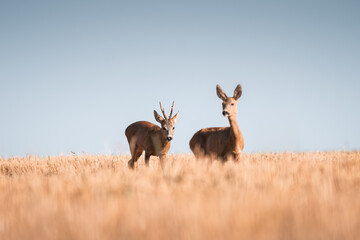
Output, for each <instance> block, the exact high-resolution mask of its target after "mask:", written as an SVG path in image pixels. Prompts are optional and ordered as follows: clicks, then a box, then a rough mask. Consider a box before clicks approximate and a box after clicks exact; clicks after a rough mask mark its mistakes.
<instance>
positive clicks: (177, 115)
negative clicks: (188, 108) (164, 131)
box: [171, 112, 179, 124]
mask: <svg viewBox="0 0 360 240" xmlns="http://www.w3.org/2000/svg"><path fill="white" fill-rule="evenodd" d="M178 117H179V112H177V113H176V114H175V116H173V117H172V118H171V121H172V122H173V123H174V124H175V123H176V122H177V119H178Z"/></svg>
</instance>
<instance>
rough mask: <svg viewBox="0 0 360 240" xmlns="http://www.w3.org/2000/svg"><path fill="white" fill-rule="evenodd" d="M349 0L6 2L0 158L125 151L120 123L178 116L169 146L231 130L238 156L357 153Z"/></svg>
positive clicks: (355, 51)
mask: <svg viewBox="0 0 360 240" xmlns="http://www.w3.org/2000/svg"><path fill="white" fill-rule="evenodd" d="M359 12H360V3H359V2H356V1H301V2H289V1H271V2H270V1H217V2H216V1H204V2H200V1H185V2H184V1H182V2H169V1H164V2H160V1H151V2H146V1H119V2H116V1H90V2H89V1H76V2H75V1H65V2H61V3H60V2H49V1H31V2H26V1H22V2H21V1H19V2H17V1H16V2H15V1H6V2H5V1H2V2H1V3H0V31H1V33H0V34H1V37H0V92H1V94H0V109H1V118H0V131H1V132H0V136H1V137H0V156H3V157H8V156H23V155H26V154H31V155H42V156H45V155H57V154H60V153H64V154H70V153H71V152H75V153H76V154H81V153H89V154H128V153H129V150H128V144H127V141H126V138H125V135H124V131H125V128H126V127H127V126H128V125H129V124H131V123H132V122H135V121H139V120H146V121H150V122H153V123H156V122H155V119H154V115H153V110H156V111H158V112H160V109H159V101H162V103H163V106H164V107H165V110H166V112H167V113H169V110H170V106H171V102H172V101H175V111H180V115H179V120H178V122H177V124H176V130H175V135H174V140H173V141H172V145H171V148H170V152H169V153H170V154H171V153H190V149H189V145H188V142H189V140H190V138H191V137H192V135H193V134H194V133H195V132H196V131H198V130H199V129H201V128H204V127H219V126H228V125H229V123H228V120H227V119H226V118H225V117H223V116H222V115H221V100H220V99H219V98H218V97H217V96H216V91H215V86H216V84H220V86H222V88H223V89H224V91H225V92H226V93H227V95H228V96H231V95H232V94H233V91H234V88H235V86H236V85H237V84H241V85H242V89H243V94H242V96H241V98H240V100H239V103H238V108H237V119H238V123H239V126H240V129H241V131H242V133H243V136H244V141H245V148H244V152H275V151H338V150H359V148H360V137H359V136H360V126H359V122H360V110H359V106H358V105H359V103H360V94H359V90H360V79H359V76H360V14H359Z"/></svg>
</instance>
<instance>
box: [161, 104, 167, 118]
mask: <svg viewBox="0 0 360 240" xmlns="http://www.w3.org/2000/svg"><path fill="white" fill-rule="evenodd" d="M160 109H161V111H162V113H163V115H164V117H165V119H166V120H167V117H166V114H165V110H164V108H163V107H162V106H161V102H160Z"/></svg>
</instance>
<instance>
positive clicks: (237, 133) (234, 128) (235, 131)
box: [228, 114, 241, 144]
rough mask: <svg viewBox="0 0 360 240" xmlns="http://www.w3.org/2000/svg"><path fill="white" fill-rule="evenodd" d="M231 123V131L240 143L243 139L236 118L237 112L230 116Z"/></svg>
mask: <svg viewBox="0 0 360 240" xmlns="http://www.w3.org/2000/svg"><path fill="white" fill-rule="evenodd" d="M228 119H229V123H230V133H231V136H232V137H233V138H234V139H235V141H236V143H237V144H240V141H241V132H240V128H239V125H238V123H237V120H236V114H233V115H231V116H229V117H228Z"/></svg>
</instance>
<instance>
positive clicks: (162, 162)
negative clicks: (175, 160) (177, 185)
mask: <svg viewBox="0 0 360 240" xmlns="http://www.w3.org/2000/svg"><path fill="white" fill-rule="evenodd" d="M159 158H160V166H161V169H163V170H164V164H165V163H164V160H165V159H166V155H161V156H160V157H159Z"/></svg>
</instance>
